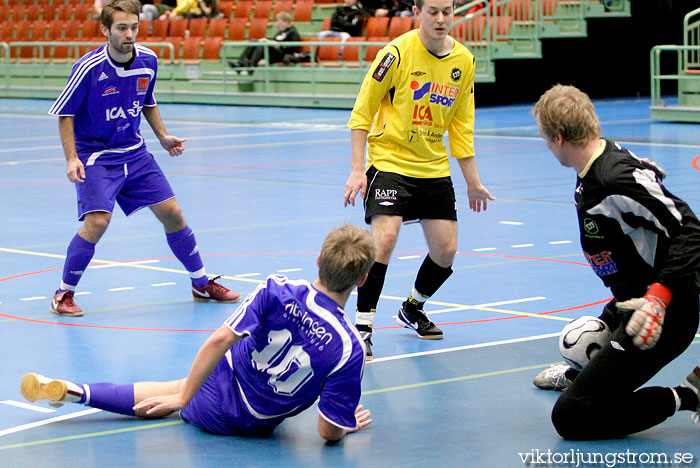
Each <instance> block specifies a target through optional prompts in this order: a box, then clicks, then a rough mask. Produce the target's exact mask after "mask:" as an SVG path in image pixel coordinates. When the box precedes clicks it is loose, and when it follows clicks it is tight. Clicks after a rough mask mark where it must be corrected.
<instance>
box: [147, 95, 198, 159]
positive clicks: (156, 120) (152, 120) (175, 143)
mask: <svg viewBox="0 0 700 468" xmlns="http://www.w3.org/2000/svg"><path fill="white" fill-rule="evenodd" d="M141 112H143V115H144V116H145V117H146V120H148V124H149V125H150V126H151V128H152V129H153V133H155V134H156V137H158V141H160V144H161V146H162V147H163V148H164V149H165V151H167V152H168V154H169V155H170V156H180V155H181V154H182V152H183V151H185V145H184V144H183V143H185V141H187V139H185V138H178V137H176V136H173V135H170V134H168V131H167V130H166V129H165V124H163V119H161V118H160V111H159V110H158V106H144V107H143V109H142V111H141Z"/></svg>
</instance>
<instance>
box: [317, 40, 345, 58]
mask: <svg viewBox="0 0 700 468" xmlns="http://www.w3.org/2000/svg"><path fill="white" fill-rule="evenodd" d="M323 42H324V44H323V45H321V46H319V48H318V52H317V53H316V60H318V61H319V62H321V61H325V62H327V61H337V60H338V59H339V58H340V38H339V37H327V38H325V39H324V40H323ZM326 42H330V43H331V44H328V45H326Z"/></svg>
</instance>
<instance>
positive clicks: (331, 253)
mask: <svg viewBox="0 0 700 468" xmlns="http://www.w3.org/2000/svg"><path fill="white" fill-rule="evenodd" d="M376 255H377V247H376V246H375V244H374V239H372V236H371V234H370V233H369V232H368V231H367V230H366V229H364V228H361V227H359V226H354V225H352V224H349V223H344V224H343V225H342V226H340V227H337V228H335V229H333V230H332V231H331V232H330V233H328V236H326V240H325V241H323V245H322V246H321V253H320V255H319V257H318V278H319V280H320V281H321V283H323V285H324V286H326V287H327V288H328V289H330V290H331V291H333V292H342V291H345V290H347V289H348V288H352V287H353V286H354V285H355V283H357V281H359V280H360V279H361V278H362V277H363V276H364V275H365V273H367V272H368V271H369V269H370V267H371V266H372V263H374V257H375V256H376Z"/></svg>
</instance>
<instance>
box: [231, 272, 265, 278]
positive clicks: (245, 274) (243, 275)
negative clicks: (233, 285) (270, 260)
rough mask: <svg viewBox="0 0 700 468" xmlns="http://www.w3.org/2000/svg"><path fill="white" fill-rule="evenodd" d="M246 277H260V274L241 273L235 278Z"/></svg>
mask: <svg viewBox="0 0 700 468" xmlns="http://www.w3.org/2000/svg"><path fill="white" fill-rule="evenodd" d="M248 276H260V273H243V274H241V275H236V278H246V277H248Z"/></svg>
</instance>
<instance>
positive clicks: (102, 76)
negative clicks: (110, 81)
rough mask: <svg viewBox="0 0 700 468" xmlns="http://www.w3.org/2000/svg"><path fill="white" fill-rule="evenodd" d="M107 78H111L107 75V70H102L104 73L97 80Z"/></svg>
mask: <svg viewBox="0 0 700 468" xmlns="http://www.w3.org/2000/svg"><path fill="white" fill-rule="evenodd" d="M107 78H109V77H108V76H107V74H106V73H105V72H102V74H101V75H100V77H99V78H98V79H97V81H102V80H106V79H107Z"/></svg>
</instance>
